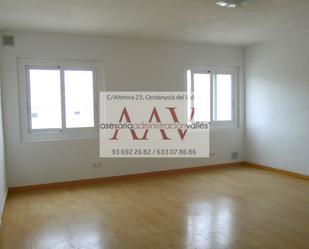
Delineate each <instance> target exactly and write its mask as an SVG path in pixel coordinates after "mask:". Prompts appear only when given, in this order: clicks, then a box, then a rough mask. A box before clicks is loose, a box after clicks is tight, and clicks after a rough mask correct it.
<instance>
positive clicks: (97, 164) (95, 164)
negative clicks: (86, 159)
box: [92, 162, 102, 168]
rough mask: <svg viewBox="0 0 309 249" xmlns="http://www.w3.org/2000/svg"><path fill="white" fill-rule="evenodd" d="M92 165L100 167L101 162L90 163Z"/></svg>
mask: <svg viewBox="0 0 309 249" xmlns="http://www.w3.org/2000/svg"><path fill="white" fill-rule="evenodd" d="M92 167H93V168H101V167H102V164H101V162H94V163H92Z"/></svg>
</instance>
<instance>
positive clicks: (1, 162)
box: [0, 48, 7, 225]
mask: <svg viewBox="0 0 309 249" xmlns="http://www.w3.org/2000/svg"><path fill="white" fill-rule="evenodd" d="M0 58H1V48H0ZM1 102H2V94H1V66H0V225H1V217H2V212H3V208H4V203H5V199H6V194H7V184H6V172H5V156H4V141H3V123H2V105H1Z"/></svg>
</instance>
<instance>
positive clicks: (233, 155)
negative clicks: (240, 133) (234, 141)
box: [232, 152, 238, 160]
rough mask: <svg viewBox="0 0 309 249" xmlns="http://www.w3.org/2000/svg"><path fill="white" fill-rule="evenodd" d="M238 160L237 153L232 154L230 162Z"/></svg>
mask: <svg viewBox="0 0 309 249" xmlns="http://www.w3.org/2000/svg"><path fill="white" fill-rule="evenodd" d="M237 159H238V152H232V160H237Z"/></svg>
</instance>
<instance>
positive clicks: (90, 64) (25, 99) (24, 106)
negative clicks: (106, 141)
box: [17, 58, 103, 141]
mask: <svg viewBox="0 0 309 249" xmlns="http://www.w3.org/2000/svg"><path fill="white" fill-rule="evenodd" d="M17 61H18V77H19V79H18V83H19V87H18V88H19V89H18V90H19V113H20V136H21V140H22V141H33V140H34V141H35V140H53V139H81V138H96V137H98V136H99V127H98V126H99V125H98V124H99V121H98V120H99V119H98V106H99V105H98V101H99V92H100V91H102V90H103V65H102V62H101V61H94V60H93V61H90V60H56V59H36V58H17ZM39 68H42V69H44V68H46V69H53V68H54V69H60V80H61V113H62V129H56V128H55V129H31V107H30V86H29V84H30V80H29V75H28V72H29V69H39ZM65 70H81V71H83V70H85V71H86V70H89V71H92V72H93V102H94V108H93V109H94V127H81V128H66V124H65V122H66V121H65V120H66V119H65V111H66V110H65V96H64V94H65V93H64V71H65ZM98 82H102V84H98Z"/></svg>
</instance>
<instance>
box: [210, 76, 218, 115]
mask: <svg viewBox="0 0 309 249" xmlns="http://www.w3.org/2000/svg"><path fill="white" fill-rule="evenodd" d="M216 81H217V80H216V75H215V74H213V73H211V87H212V89H211V119H212V120H211V121H216V120H217V84H216Z"/></svg>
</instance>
